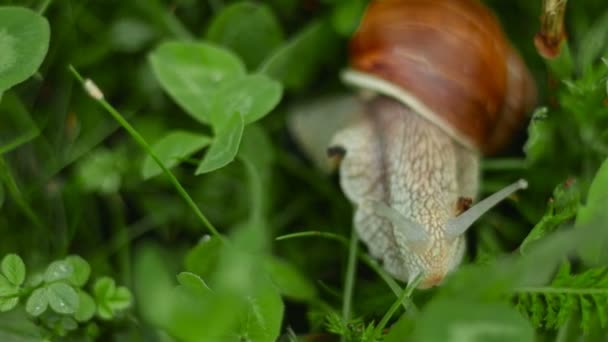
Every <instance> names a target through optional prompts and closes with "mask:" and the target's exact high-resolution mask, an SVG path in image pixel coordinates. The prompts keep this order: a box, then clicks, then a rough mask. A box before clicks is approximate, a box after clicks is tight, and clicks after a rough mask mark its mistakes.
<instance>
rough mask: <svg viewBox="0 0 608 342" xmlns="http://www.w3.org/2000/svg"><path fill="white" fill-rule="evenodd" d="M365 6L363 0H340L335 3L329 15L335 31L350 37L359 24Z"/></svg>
mask: <svg viewBox="0 0 608 342" xmlns="http://www.w3.org/2000/svg"><path fill="white" fill-rule="evenodd" d="M366 6H367V1H365V0H350V1H342V2H340V3H339V4H338V5H336V7H335V8H334V10H333V12H332V15H331V23H332V25H333V27H334V29H335V30H336V32H338V33H340V34H341V35H342V36H346V37H350V36H351V35H352V34H353V33H354V32H355V30H356V29H357V27H358V26H359V22H360V21H361V17H362V16H363V12H364V10H365V7H366Z"/></svg>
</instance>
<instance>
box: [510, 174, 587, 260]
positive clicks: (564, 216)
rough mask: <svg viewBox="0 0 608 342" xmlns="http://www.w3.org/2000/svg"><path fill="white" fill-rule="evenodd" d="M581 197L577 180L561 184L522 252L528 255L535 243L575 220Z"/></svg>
mask: <svg viewBox="0 0 608 342" xmlns="http://www.w3.org/2000/svg"><path fill="white" fill-rule="evenodd" d="M580 197H581V194H580V187H579V184H578V182H577V181H576V180H574V179H570V180H568V181H566V182H565V183H563V184H559V185H558V186H557V187H556V188H555V190H553V198H551V199H549V203H548V205H547V211H546V212H545V215H544V216H543V217H542V218H541V219H540V221H539V222H538V223H537V224H536V225H535V226H534V228H532V231H530V233H529V234H528V236H526V238H525V239H524V241H523V242H522V243H521V246H520V252H521V253H522V254H524V253H526V251H527V249H528V248H529V246H531V245H532V244H533V242H534V241H537V240H539V239H541V238H543V237H544V236H546V235H547V234H550V233H552V232H553V231H555V230H556V229H557V228H559V226H560V225H561V224H562V223H564V222H567V221H569V220H571V219H573V218H574V217H575V215H576V213H577V211H578V207H579V204H580Z"/></svg>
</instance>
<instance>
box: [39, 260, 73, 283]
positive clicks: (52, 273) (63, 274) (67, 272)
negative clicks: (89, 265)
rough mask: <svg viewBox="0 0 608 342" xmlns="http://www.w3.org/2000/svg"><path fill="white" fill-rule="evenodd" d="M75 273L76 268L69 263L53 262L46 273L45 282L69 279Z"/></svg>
mask: <svg viewBox="0 0 608 342" xmlns="http://www.w3.org/2000/svg"><path fill="white" fill-rule="evenodd" d="M73 273H74V267H72V264H70V263H69V262H67V261H64V260H60V261H53V262H52V263H51V264H50V265H49V266H48V267H47V268H46V271H45V272H44V281H46V282H47V283H50V282H52V281H56V280H62V279H68V278H70V277H71V276H72V274H73Z"/></svg>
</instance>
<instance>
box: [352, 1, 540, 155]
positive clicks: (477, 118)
mask: <svg viewBox="0 0 608 342" xmlns="http://www.w3.org/2000/svg"><path fill="white" fill-rule="evenodd" d="M350 62H351V66H352V67H353V68H354V69H355V70H358V71H361V72H365V73H371V74H373V75H375V76H377V77H380V78H382V79H385V80H387V81H389V82H391V83H393V84H396V85H398V86H399V87H400V88H402V89H404V90H407V91H408V92H409V93H411V94H413V95H414V96H416V97H417V98H418V99H419V100H420V101H421V102H422V103H424V104H425V105H426V106H427V107H429V108H430V109H431V110H432V111H433V112H435V113H436V114H437V115H439V116H440V117H441V118H442V120H445V121H446V122H447V123H448V124H449V125H451V126H452V127H454V128H455V129H457V130H458V131H459V132H460V133H461V134H463V135H465V136H467V137H468V138H469V139H470V140H471V141H472V142H473V143H474V144H475V145H476V146H477V147H478V148H479V150H481V151H482V152H484V153H492V152H495V151H496V150H498V149H500V148H501V147H503V146H504V145H505V144H507V143H508V142H509V140H510V138H511V136H512V133H513V132H514V130H516V129H517V128H519V127H520V124H521V122H522V121H523V119H524V115H525V113H526V112H527V111H529V110H530V109H531V106H532V105H533V104H534V101H535V97H536V92H535V85H534V81H533V79H532V77H531V76H530V74H529V71H528V69H527V68H526V66H525V64H524V63H523V61H522V60H521V58H520V57H519V55H518V54H517V52H515V50H514V49H513V48H512V47H511V45H510V44H509V43H508V41H507V39H506V37H505V35H504V34H503V32H502V30H501V27H500V25H499V23H498V21H497V19H496V17H495V16H494V15H493V14H492V13H491V12H490V11H489V10H488V9H487V8H486V7H485V6H484V5H482V4H481V3H479V2H478V1H476V0H377V1H374V2H372V3H371V4H370V5H369V7H368V8H367V11H366V13H365V15H364V18H363V20H362V22H361V25H360V27H359V29H358V31H357V32H356V33H355V35H354V36H353V38H352V41H351V44H350Z"/></svg>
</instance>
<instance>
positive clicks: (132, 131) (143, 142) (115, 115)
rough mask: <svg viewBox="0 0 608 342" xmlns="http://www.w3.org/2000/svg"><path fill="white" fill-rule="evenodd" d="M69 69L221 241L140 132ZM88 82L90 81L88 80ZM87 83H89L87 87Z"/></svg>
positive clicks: (95, 89) (72, 69) (85, 81)
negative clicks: (161, 171) (154, 163)
mask: <svg viewBox="0 0 608 342" xmlns="http://www.w3.org/2000/svg"><path fill="white" fill-rule="evenodd" d="M69 69H70V71H71V72H72V74H73V75H74V77H75V78H76V79H77V80H78V81H79V82H80V83H81V84H82V86H83V87H85V89H86V90H87V92H88V93H89V95H91V97H92V98H93V99H94V100H95V101H96V102H97V103H99V104H100V105H101V106H102V107H103V108H104V109H105V110H106V111H107V112H108V113H109V114H110V115H111V116H112V117H113V118H114V119H115V120H116V121H118V123H119V124H120V125H121V126H122V127H123V128H124V129H125V130H126V131H127V132H128V133H129V135H131V137H132V138H133V139H134V140H135V141H136V142H137V143H138V144H139V146H140V147H141V148H143V149H144V151H146V153H147V154H148V155H150V157H152V159H154V161H155V162H156V163H157V164H158V166H159V167H160V168H161V169H162V170H163V172H164V173H165V175H167V177H169V180H170V181H171V184H173V186H174V187H175V189H176V190H177V192H178V193H179V195H180V196H181V197H182V198H183V199H184V201H185V202H186V204H188V206H189V207H190V209H192V211H193V212H194V214H195V215H196V217H197V218H198V219H199V221H201V223H202V224H203V226H205V227H207V229H208V230H209V231H210V232H211V233H212V234H213V235H215V236H217V237H218V238H220V239H221V240H222V241H223V239H222V236H221V235H220V233H219V232H218V231H217V229H216V228H215V227H214V226H213V224H211V222H210V221H209V220H208V219H207V217H206V216H205V215H204V214H203V212H202V211H201V210H200V209H199V207H198V206H197V205H196V203H195V202H194V200H193V199H192V197H190V195H189V194H188V192H187V191H186V189H184V187H183V186H182V185H181V183H180V182H179V181H178V180H177V178H175V175H173V173H172V172H171V171H170V170H169V169H167V167H166V166H165V164H164V163H163V162H162V161H161V160H160V159H159V158H158V156H157V155H156V153H154V151H152V147H150V144H148V142H146V140H145V139H144V137H142V136H141V134H139V132H137V130H136V129H135V128H134V127H133V126H131V124H130V123H129V122H127V120H126V119H125V118H124V117H123V116H122V114H120V113H119V112H118V111H117V110H116V109H115V108H114V107H113V106H112V105H111V104H110V103H108V101H106V100H104V98H103V93H101V91H100V90H99V89H98V88H97V87H96V86H95V87H94V88H90V87H91V85H92V83H88V82H87V80H85V79H84V78H83V77H82V76H81V75H80V73H78V71H77V70H76V69H75V68H74V67H73V66H72V65H70V66H69ZM89 82H92V81H90V80H89ZM87 85H89V87H87Z"/></svg>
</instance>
